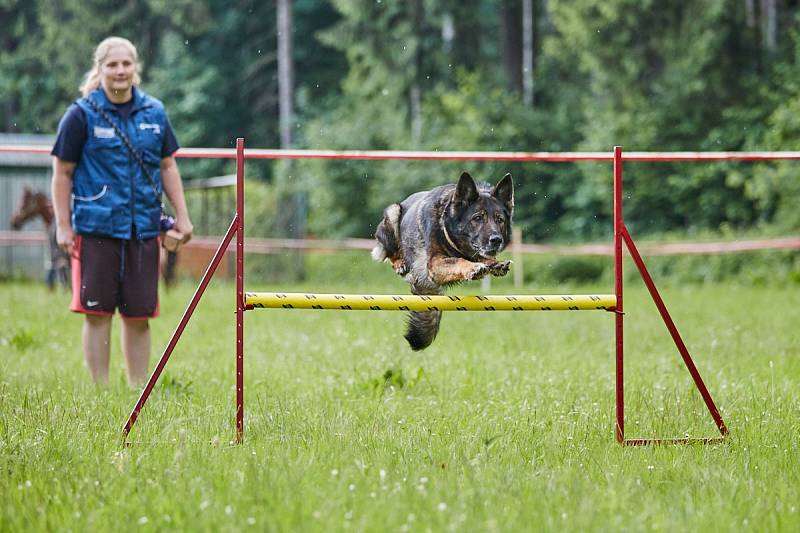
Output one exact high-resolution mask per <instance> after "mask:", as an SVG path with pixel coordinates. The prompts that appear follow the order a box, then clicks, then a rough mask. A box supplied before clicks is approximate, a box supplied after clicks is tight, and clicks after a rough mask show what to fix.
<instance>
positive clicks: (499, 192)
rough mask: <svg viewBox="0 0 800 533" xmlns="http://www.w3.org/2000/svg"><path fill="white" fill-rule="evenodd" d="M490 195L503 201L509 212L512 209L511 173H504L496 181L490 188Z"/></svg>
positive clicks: (512, 187)
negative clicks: (501, 177) (492, 187)
mask: <svg viewBox="0 0 800 533" xmlns="http://www.w3.org/2000/svg"><path fill="white" fill-rule="evenodd" d="M492 196H494V197H495V198H497V199H498V200H500V201H501V202H503V204H505V206H506V209H508V211H509V212H511V211H513V210H514V182H513V181H512V180H511V174H506V175H505V176H503V179H501V180H500V181H499V182H497V185H495V186H494V189H492Z"/></svg>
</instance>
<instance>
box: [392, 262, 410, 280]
mask: <svg viewBox="0 0 800 533" xmlns="http://www.w3.org/2000/svg"><path fill="white" fill-rule="evenodd" d="M392 268H393V269H394V271H395V272H396V273H397V275H398V276H405V275H406V274H408V265H407V264H406V262H405V261H404V260H402V259H395V260H394V261H392Z"/></svg>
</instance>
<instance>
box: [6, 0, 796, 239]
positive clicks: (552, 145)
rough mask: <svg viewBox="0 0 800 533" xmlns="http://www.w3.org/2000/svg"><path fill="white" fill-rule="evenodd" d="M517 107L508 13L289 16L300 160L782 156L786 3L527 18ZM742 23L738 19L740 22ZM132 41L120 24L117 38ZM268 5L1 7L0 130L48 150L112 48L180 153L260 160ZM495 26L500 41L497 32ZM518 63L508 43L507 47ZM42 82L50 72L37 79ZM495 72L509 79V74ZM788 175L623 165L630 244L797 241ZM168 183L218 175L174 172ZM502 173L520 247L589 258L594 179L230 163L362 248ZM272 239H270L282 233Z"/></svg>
mask: <svg viewBox="0 0 800 533" xmlns="http://www.w3.org/2000/svg"><path fill="white" fill-rule="evenodd" d="M533 4H534V6H533V7H534V32H533V35H534V43H533V45H534V49H533V55H534V72H533V78H534V80H535V95H534V98H533V105H532V106H531V105H526V103H525V102H524V99H523V95H522V94H521V93H520V91H519V87H518V80H515V79H514V76H515V74H514V73H512V72H510V71H509V68H510V67H509V65H512V66H513V65H515V64H516V65H519V62H520V61H521V49H520V46H519V43H517V42H516V40H519V35H518V34H519V31H520V28H518V27H517V26H516V24H518V22H519V21H518V20H517V19H518V17H517V18H514V17H512V18H514V21H513V22H509V20H510V19H509V17H508V16H507V15H508V14H509V13H512V14H514V13H517V14H518V12H519V9H520V6H519V3H518V2H500V3H498V2H490V1H488V0H471V1H469V2H455V1H454V0H413V1H409V2H389V1H383V2H376V1H372V0H331V1H322V0H302V1H297V2H293V3H292V5H293V8H294V19H293V20H294V28H295V31H294V37H295V38H294V59H295V72H296V76H295V79H296V91H295V100H296V107H295V110H296V116H295V117H293V122H294V126H295V128H294V131H295V139H296V140H295V144H296V145H297V146H298V147H307V148H314V149H377V150H384V149H420V150H509V151H514V150H522V151H574V150H590V151H609V150H610V149H611V147H612V146H614V145H622V146H623V147H624V148H625V149H626V150H636V151H640V150H653V151H668V150H741V149H754V150H781V149H785V150H791V149H794V148H795V145H796V139H797V137H798V134H800V123H798V119H797V116H798V115H799V114H800V96H799V95H800V82H798V81H797V80H798V79H800V75H799V74H800V73H799V72H798V65H799V64H800V60H799V58H800V52H799V51H798V50H800V30H798V13H799V12H800V9H799V8H798V7H797V6H796V5H795V4H793V3H778V4H776V9H777V13H776V15H775V16H776V20H778V21H779V22H780V23H777V24H776V26H775V28H776V34H775V43H774V44H769V39H768V38H767V37H768V36H767V35H766V34H765V31H766V28H768V27H769V21H768V20H767V17H768V13H767V12H766V11H765V7H764V6H765V4H763V3H758V2H732V1H730V0H712V1H710V2H705V3H691V2H690V3H687V2H679V1H667V2H656V1H654V0H647V1H636V0H609V1H607V2H602V3H597V2H593V1H591V0H576V1H574V2H540V1H534V2H533ZM748 6H749V7H748ZM132 21H133V22H132ZM275 22H276V14H275V6H274V3H258V2H244V3H240V4H237V5H236V6H231V4H230V2H225V1H223V0H204V1H202V2H191V1H189V0H180V1H178V2H166V1H165V0H147V1H144V2H133V3H132V2H111V3H106V4H98V3H86V2H80V1H78V0H66V1H64V2H60V3H58V4H57V5H56V4H52V3H48V2H43V1H42V0H37V1H33V2H18V1H11V0H9V1H7V2H4V3H2V4H0V34H2V36H3V37H2V39H0V124H2V126H3V127H4V129H6V130H7V131H12V132H52V131H54V129H55V127H56V123H57V120H58V118H59V117H60V116H61V114H62V113H63V110H64V108H65V107H66V105H67V103H68V102H69V101H70V100H72V99H73V98H74V97H75V96H76V93H77V86H78V84H79V82H80V79H81V76H82V75H83V73H84V72H85V71H86V70H87V69H88V68H89V66H90V60H91V52H92V48H93V46H94V45H95V44H96V43H97V42H98V41H99V40H100V39H102V38H103V37H105V36H107V35H109V34H119V35H122V36H125V37H128V38H131V39H132V40H133V41H134V42H135V43H136V44H137V46H138V47H139V49H140V52H141V57H142V60H143V65H144V72H143V74H144V76H143V78H144V83H143V85H144V88H145V89H146V90H148V91H149V92H151V93H152V94H153V95H154V96H157V97H159V98H161V99H162V100H164V101H165V103H166V104H167V107H168V109H169V111H170V114H171V117H172V122H173V126H174V128H175V130H176V132H177V134H178V137H179V139H180V140H181V142H182V144H183V145H184V146H202V145H205V146H216V147H226V146H232V145H233V142H234V139H235V138H236V137H239V136H243V137H246V138H247V141H248V146H250V147H274V146H277V145H278V128H277V113H278V109H277V106H278V103H277V78H276V69H277V61H276V29H275ZM509 24H510V25H509ZM515 43H516V44H515ZM56 65H57V67H56ZM512 70H513V69H512ZM796 166H797V164H796V163H795V162H781V163H762V164H741V163H735V164H732V163H718V164H698V163H672V164H671V163H658V164H642V163H637V164H628V165H626V168H625V186H626V191H627V196H629V197H627V198H626V201H625V205H626V220H627V224H628V226H629V227H630V228H631V229H632V231H634V232H635V233H636V234H637V235H642V234H644V235H657V234H663V233H664V232H670V231H676V230H678V231H688V232H690V233H694V232H703V231H718V230H720V228H723V227H724V228H735V229H737V230H741V231H750V230H754V229H755V230H763V231H772V229H775V228H777V229H778V231H781V232H784V233H786V232H789V233H791V232H795V231H796V230H797V228H798V227H800V218H799V217H800V216H799V215H798V210H797V209H795V208H794V206H795V205H797V202H798V201H799V200H800V185H798V183H800V180H798V179H797V172H796ZM182 168H183V170H184V174H185V175H186V176H187V177H189V178H191V177H195V176H197V177H206V176H208V175H214V174H224V173H230V172H231V167H230V164H229V162H225V161H198V160H191V161H190V160H187V161H183V162H182ZM462 170H470V171H471V172H473V173H474V174H475V175H477V176H478V177H479V178H481V179H485V180H487V181H492V180H495V179H497V178H498V177H499V176H501V175H502V174H504V173H505V172H507V171H511V172H512V174H513V175H514V177H515V179H516V184H517V193H518V194H517V216H516V220H517V224H518V225H519V226H520V227H521V228H522V229H523V231H524V234H525V236H526V239H528V240H535V241H547V240H556V241H558V240H560V241H569V240H575V239H583V240H586V239H605V238H608V236H609V234H610V225H611V200H610V191H611V176H610V169H609V167H608V165H606V164H603V165H600V164H557V165H554V164H525V165H522V164H503V163H478V162H464V163H453V162H440V163H420V162H413V161H393V162H384V163H376V162H366V161H348V162H327V161H321V160H316V161H302V162H300V163H299V164H297V165H284V166H279V165H273V164H271V163H268V162H254V161H253V162H249V163H248V171H249V172H253V173H254V174H256V175H258V176H259V177H261V178H264V179H266V180H270V181H271V180H275V181H278V182H282V183H283V185H282V186H283V187H285V194H288V195H293V194H299V195H304V198H307V204H306V205H307V207H308V213H309V221H308V223H309V227H308V228H309V230H310V231H311V232H312V233H313V234H315V235H318V236H357V237H367V236H369V235H371V234H372V232H373V229H374V226H375V224H376V222H377V220H378V219H379V217H380V214H381V211H382V209H383V208H384V207H385V206H386V205H387V204H389V203H392V202H396V201H398V200H400V199H402V198H403V197H404V196H405V195H407V194H408V193H410V192H412V191H415V190H420V189H425V188H429V187H432V186H435V185H440V184H442V183H446V182H452V181H454V180H455V179H456V177H457V176H458V175H459V173H460V172H461V171H462ZM283 231H284V232H285V231H286V230H285V229H284V230H283Z"/></svg>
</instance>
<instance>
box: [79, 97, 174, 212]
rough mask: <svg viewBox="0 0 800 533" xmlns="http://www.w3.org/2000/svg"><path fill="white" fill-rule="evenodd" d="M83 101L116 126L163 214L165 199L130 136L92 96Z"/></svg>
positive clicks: (112, 125) (115, 128)
mask: <svg viewBox="0 0 800 533" xmlns="http://www.w3.org/2000/svg"><path fill="white" fill-rule="evenodd" d="M83 101H84V102H86V103H87V104H89V105H90V106H91V107H92V109H94V110H95V111H97V113H99V114H100V116H101V117H103V118H104V119H105V121H106V122H108V123H109V124H110V125H111V127H112V128H114V131H115V132H117V135H119V138H120V139H122V142H123V143H125V146H127V147H128V151H129V152H130V153H131V155H132V156H133V158H134V159H135V160H136V161H137V162H138V163H139V166H140V167H142V171H143V172H144V175H145V176H146V177H147V181H149V182H150V187H151V188H152V189H153V194H155V195H156V199H157V200H158V203H159V204H161V213H162V214H163V213H164V201H163V200H162V199H161V193H159V192H158V188H157V187H156V182H155V180H154V179H153V176H152V175H151V174H150V171H149V170H148V169H147V166H146V165H145V163H144V160H143V159H142V156H140V155H139V153H138V152H137V151H136V149H135V148H134V147H133V144H131V141H130V140H129V139H128V136H127V135H125V133H123V131H122V130H121V129H119V127H118V126H117V125H116V123H115V122H114V121H113V120H111V117H110V116H108V113H106V111H105V109H103V108H102V107H100V106H99V105H97V103H96V102H94V101H93V100H92V99H90V98H86V97H84V98H83Z"/></svg>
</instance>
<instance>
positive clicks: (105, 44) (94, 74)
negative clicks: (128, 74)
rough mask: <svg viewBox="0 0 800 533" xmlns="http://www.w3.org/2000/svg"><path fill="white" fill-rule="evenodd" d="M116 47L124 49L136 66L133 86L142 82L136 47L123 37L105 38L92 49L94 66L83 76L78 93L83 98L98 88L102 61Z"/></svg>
mask: <svg viewBox="0 0 800 533" xmlns="http://www.w3.org/2000/svg"><path fill="white" fill-rule="evenodd" d="M116 46H122V47H123V48H125V49H126V50H127V51H128V52H129V53H130V54H131V58H133V62H134V63H135V64H136V71H135V72H134V73H133V84H134V85H139V84H140V83H141V82H142V80H141V78H140V77H139V69H140V66H141V65H140V64H139V54H138V53H137V52H136V47H135V46H134V45H133V43H132V42H130V41H129V40H128V39H125V38H124V37H107V38H105V39H103V40H102V41H101V42H100V44H98V45H97V48H95V49H94V65H92V68H91V70H89V71H88V72H87V73H86V75H84V77H83V83H81V86H80V91H81V94H83V96H88V95H89V93H91V92H92V91H94V90H95V89H97V88H98V87H100V80H101V78H102V76H101V74H100V69H101V67H102V66H103V61H105V60H106V58H107V57H108V54H109V53H110V52H111V49H112V48H114V47H116Z"/></svg>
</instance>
